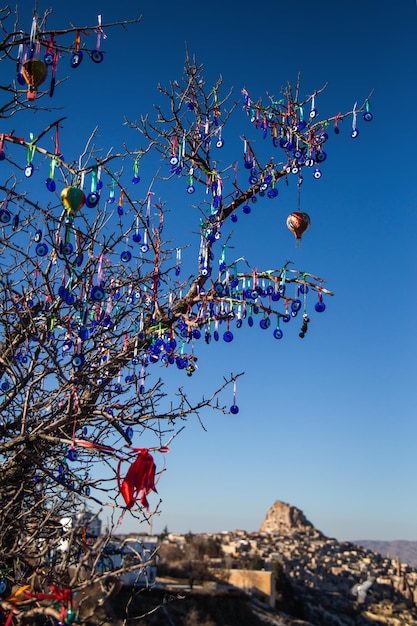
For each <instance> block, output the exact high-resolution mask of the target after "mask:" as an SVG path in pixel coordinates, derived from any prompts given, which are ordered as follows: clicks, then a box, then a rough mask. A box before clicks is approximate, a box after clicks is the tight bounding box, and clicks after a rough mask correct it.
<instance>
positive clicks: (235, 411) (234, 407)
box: [230, 378, 239, 415]
mask: <svg viewBox="0 0 417 626" xmlns="http://www.w3.org/2000/svg"><path fill="white" fill-rule="evenodd" d="M230 413H232V415H237V414H238V413H239V407H238V406H237V404H236V378H234V379H233V404H232V406H231V407H230Z"/></svg>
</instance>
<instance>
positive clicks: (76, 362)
mask: <svg viewBox="0 0 417 626" xmlns="http://www.w3.org/2000/svg"><path fill="white" fill-rule="evenodd" d="M84 363H85V356H84V355H83V354H76V355H75V356H74V357H73V358H72V364H73V366H74V367H81V366H82V365H84Z"/></svg>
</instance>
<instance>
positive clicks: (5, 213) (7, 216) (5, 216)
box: [0, 209, 12, 224]
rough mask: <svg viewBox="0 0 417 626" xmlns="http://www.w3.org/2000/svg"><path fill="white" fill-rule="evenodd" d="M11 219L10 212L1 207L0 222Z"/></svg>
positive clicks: (4, 222)
mask: <svg viewBox="0 0 417 626" xmlns="http://www.w3.org/2000/svg"><path fill="white" fill-rule="evenodd" d="M11 219H12V214H11V213H10V211H7V210H6V209H1V211H0V224H8V223H9V222H10V220H11Z"/></svg>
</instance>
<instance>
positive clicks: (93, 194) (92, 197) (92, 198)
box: [85, 165, 100, 209]
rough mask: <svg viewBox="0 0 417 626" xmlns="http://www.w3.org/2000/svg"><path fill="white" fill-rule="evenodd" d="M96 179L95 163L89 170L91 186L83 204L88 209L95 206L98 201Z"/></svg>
mask: <svg viewBox="0 0 417 626" xmlns="http://www.w3.org/2000/svg"><path fill="white" fill-rule="evenodd" d="M97 179H98V166H97V165H96V166H95V167H93V169H92V170H91V188H90V193H89V194H88V196H87V198H86V200H85V204H86V206H88V208H89V209H92V208H94V207H95V206H97V204H98V201H99V200H100V194H99V193H98V191H97Z"/></svg>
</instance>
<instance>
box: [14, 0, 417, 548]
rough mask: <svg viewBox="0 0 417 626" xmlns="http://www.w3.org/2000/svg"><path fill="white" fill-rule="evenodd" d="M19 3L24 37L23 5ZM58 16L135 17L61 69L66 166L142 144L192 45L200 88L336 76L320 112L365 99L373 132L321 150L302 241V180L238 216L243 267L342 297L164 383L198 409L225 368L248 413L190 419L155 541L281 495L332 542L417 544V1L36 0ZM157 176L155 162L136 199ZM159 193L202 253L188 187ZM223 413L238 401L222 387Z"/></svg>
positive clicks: (240, 519)
mask: <svg viewBox="0 0 417 626" xmlns="http://www.w3.org/2000/svg"><path fill="white" fill-rule="evenodd" d="M19 4H20V13H21V18H22V21H23V22H24V23H26V24H27V26H26V28H27V29H29V27H30V22H31V8H32V3H31V2H20V3H19ZM50 6H52V8H53V11H54V13H53V16H52V18H51V21H50V24H51V26H54V27H57V28H62V27H65V26H66V25H68V24H69V22H72V23H74V24H77V25H84V24H87V23H95V21H96V16H97V14H98V13H101V14H102V16H103V21H104V22H108V21H112V20H116V19H129V18H132V17H135V16H136V15H139V14H141V15H142V16H143V19H142V22H141V24H139V25H136V26H132V27H130V28H129V29H128V30H127V31H126V32H125V31H122V30H121V29H118V30H111V31H108V32H107V35H108V39H107V40H106V41H105V42H103V44H102V45H103V49H105V50H106V51H107V54H106V58H105V62H104V63H103V64H102V65H100V66H93V64H92V63H91V62H89V61H88V60H85V61H84V62H83V64H82V65H81V66H80V67H79V68H78V69H77V70H75V71H74V72H71V70H69V69H67V68H66V67H65V68H64V62H61V63H60V65H59V66H58V73H59V76H60V77H62V76H64V75H66V74H70V73H71V83H67V84H66V85H63V86H62V88H61V89H57V91H56V95H55V96H54V100H55V103H56V105H57V106H61V105H64V104H65V106H66V107H67V108H66V109H65V112H64V114H66V115H67V116H68V121H67V122H66V123H65V125H64V130H63V131H62V133H61V135H62V139H61V142H62V150H63V152H64V154H65V157H66V159H67V160H71V159H72V158H76V157H77V156H78V151H79V150H80V149H81V148H82V146H83V145H84V140H85V138H86V137H88V135H89V133H90V132H91V130H92V128H93V127H94V126H95V124H99V125H100V129H101V131H100V140H99V141H100V144H101V145H102V146H103V148H105V149H106V148H107V147H108V146H110V145H112V146H116V147H117V145H118V144H119V142H121V141H122V140H124V139H125V138H126V137H129V139H128V141H129V142H130V146H131V147H135V144H136V143H139V142H137V140H136V138H135V137H134V136H132V135H126V128H124V129H123V128H122V127H121V124H122V122H123V116H124V115H126V116H127V117H129V118H130V119H134V118H137V117H139V116H140V115H142V114H145V113H147V112H148V111H150V109H151V106H152V103H153V102H155V101H156V100H157V99H158V95H157V89H156V85H157V83H158V82H161V83H162V84H167V83H168V81H169V80H172V79H175V78H180V76H181V71H182V66H183V59H184V51H185V42H187V44H188V49H189V51H190V53H195V54H196V55H197V58H198V60H199V61H200V62H201V63H203V64H204V65H205V68H206V78H207V84H208V85H210V84H211V83H213V84H214V81H215V80H216V78H217V76H218V75H219V73H221V74H222V76H223V80H224V84H225V87H226V88H228V87H229V86H233V87H234V96H235V98H236V100H238V99H239V98H240V90H241V89H242V87H246V89H247V90H248V91H249V93H250V95H251V96H252V98H253V99H257V98H258V97H259V96H264V95H265V93H266V92H267V91H268V92H270V93H275V94H277V93H278V92H279V89H280V87H281V86H283V85H285V84H286V82H287V81H292V82H294V81H295V80H296V77H297V74H298V72H301V77H302V91H303V92H304V93H305V94H306V95H307V94H309V93H311V92H312V91H313V90H314V89H317V88H320V87H321V86H322V85H323V84H324V83H326V82H327V83H328V87H327V89H326V91H325V93H324V94H323V95H321V96H320V97H319V99H318V101H317V103H316V104H317V108H318V109H319V112H320V115H321V116H322V117H326V116H328V115H332V114H335V113H337V112H339V111H345V110H349V109H351V108H352V106H353V104H354V102H355V101H356V100H357V101H358V102H359V103H362V102H363V100H364V99H365V98H366V96H367V95H368V93H369V92H370V90H371V89H373V88H374V89H375V94H374V96H373V98H372V112H373V114H374V120H373V121H372V123H370V124H364V123H363V122H362V121H361V120H359V129H360V135H359V137H358V138H357V139H356V140H352V139H351V138H350V133H349V123H346V126H344V127H343V128H342V133H341V134H340V135H339V136H337V137H336V136H332V137H331V139H330V140H329V142H328V144H326V151H327V153H328V159H327V161H326V163H325V164H324V166H323V168H322V169H323V177H322V178H321V179H320V180H319V181H316V180H314V179H312V178H311V179H310V178H308V177H306V180H305V183H304V185H303V189H302V191H303V194H302V205H301V206H302V210H304V211H306V212H308V213H309V215H310V217H311V228H310V230H309V231H308V232H307V233H306V235H305V236H304V238H303V245H302V247H301V248H299V249H296V248H295V245H294V239H293V237H292V235H291V234H290V233H289V232H288V230H287V229H286V227H285V220H286V217H287V215H288V214H289V213H291V212H292V211H294V210H296V202H297V200H296V186H295V184H294V182H293V181H291V185H290V187H289V188H288V189H287V190H283V191H282V193H281V194H280V196H279V198H278V199H276V200H274V201H271V200H267V199H266V198H265V199H264V200H263V201H262V202H258V203H257V205H256V209H255V210H254V211H253V212H252V214H251V215H250V216H243V215H242V216H241V217H239V221H238V223H237V224H236V226H235V228H234V237H233V245H234V246H235V249H234V251H233V255H234V256H236V257H238V256H241V255H244V256H245V257H246V258H247V259H248V261H249V262H250V264H251V265H252V266H258V267H259V268H265V269H270V268H272V267H281V266H282V264H283V263H284V262H285V261H286V260H288V259H291V260H292V261H294V266H295V267H298V268H301V269H304V270H306V271H311V272H313V273H316V274H317V275H319V276H322V277H324V278H325V279H326V280H327V282H328V286H329V288H330V289H332V290H333V291H334V292H335V294H336V295H335V297H334V298H333V299H331V300H327V305H328V306H327V310H326V312H325V313H324V314H322V315H318V314H315V313H314V311H312V312H311V324H310V329H309V331H308V334H307V335H306V338H305V339H304V340H300V339H299V338H298V326H294V325H292V328H288V331H287V333H286V337H285V338H284V339H283V340H282V341H279V342H278V341H276V340H274V339H273V337H272V335H271V333H270V332H266V331H261V330H259V329H255V328H253V329H251V330H250V329H247V328H246V329H242V331H241V332H240V333H239V335H238V336H237V337H236V339H235V340H234V341H233V343H232V344H230V345H228V344H224V343H220V342H219V344H212V345H210V346H206V345H205V344H204V345H203V344H201V345H200V346H199V347H198V350H197V353H198V356H199V357H200V358H199V371H198V373H197V374H195V375H194V376H193V377H192V378H191V379H188V378H184V377H182V376H181V377H179V375H178V374H177V372H174V373H173V374H172V377H171V375H170V380H169V381H168V385H169V388H170V389H171V388H172V389H173V388H174V385H175V384H176V385H180V384H183V385H184V387H185V388H186V389H187V390H188V391H189V393H190V395H191V397H194V398H196V397H198V395H199V394H201V393H202V392H205V393H207V392H208V391H210V390H211V389H213V388H214V387H216V386H217V385H219V384H220V383H221V382H222V373H224V374H230V373H231V372H233V373H236V372H240V371H242V370H244V371H245V377H244V379H243V378H241V379H240V380H239V382H238V387H237V402H238V405H239V407H240V412H239V414H238V415H237V416H233V415H228V416H224V415H221V414H218V413H215V412H213V413H212V412H207V413H206V414H204V416H203V418H204V424H205V427H206V429H207V432H204V431H203V429H202V428H201V427H200V425H199V424H198V423H197V422H194V421H191V422H190V423H189V424H188V425H187V427H186V429H185V431H184V432H183V433H182V434H181V436H180V437H178V438H177V439H176V440H175V443H174V444H173V445H172V448H171V452H170V453H169V455H168V456H167V459H166V461H167V471H166V472H165V473H164V475H163V476H162V478H161V480H160V482H159V484H158V490H159V494H160V496H161V498H162V499H163V504H162V513H161V514H160V516H159V517H158V518H156V519H155V521H154V527H153V529H154V531H156V532H158V531H160V530H162V528H163V527H164V526H167V527H168V529H169V530H171V531H178V532H188V531H190V530H191V531H193V532H199V531H218V530H224V529H235V528H243V529H246V530H249V531H250V530H257V529H258V528H259V526H260V524H261V522H262V520H263V517H264V515H265V514H266V511H267V510H268V508H269V507H270V506H271V505H272V504H273V502H274V501H275V500H278V499H279V500H284V501H286V502H289V503H291V504H293V505H295V506H297V507H299V508H300V509H302V510H303V511H304V513H305V515H306V516H307V517H308V518H309V519H310V520H311V521H312V522H313V523H314V525H315V526H316V527H318V528H319V529H320V530H322V531H323V532H324V533H326V534H327V535H329V536H333V537H336V538H338V539H339V540H346V539H359V538H369V539H413V540H417V497H416V493H415V485H416V474H417V456H416V454H415V449H416V446H417V423H416V405H417V402H416V347H417V340H416V332H415V327H416V308H417V306H416V305H417V297H416V280H415V276H416V271H417V261H416V245H415V244H416V225H417V215H416V203H417V189H416V173H415V172H416V166H417V157H416V150H415V145H416V139H417V138H416V128H415V120H414V117H415V111H414V108H415V104H416V101H417V86H416V81H415V76H416V69H417V7H416V3H415V0H402V2H393V1H392V0H387V1H385V2H381V1H378V2H377V1H376V0H367V1H366V2H363V0H350V1H349V2H347V1H344V0H342V1H339V2H330V0H325V1H323V0H316V1H315V2H311V1H307V0H300V1H299V2H297V3H296V4H294V3H288V2H283V1H279V0H275V1H272V2H269V3H263V4H257V3H255V2H248V1H247V0H244V1H243V2H242V1H240V2H238V1H236V0H224V1H223V2H221V3H192V2H168V1H167V0H161V1H160V2H158V3H156V2H154V1H153V2H151V1H149V0H145V1H143V2H132V1H131V0H118V2H114V1H112V2H110V1H109V0H104V1H102V2H99V1H98V0H90V1H89V2H85V1H83V2H81V1H80V0H73V1H72V2H70V3H62V2H61V1H59V2H58V1H52V2H48V3H44V2H43V1H41V0H40V1H39V10H42V9H43V8H46V7H50ZM25 12H27V18H26V19H25V17H24V14H25ZM64 101H65V102H64ZM27 120H29V118H27ZM25 123H26V122H25ZM27 123H28V124H31V125H32V126H31V128H32V129H34V126H33V124H34V123H35V126H36V124H37V122H36V120H35V122H34V120H33V119H31V120H30V121H27ZM16 124H17V119H16ZM39 124H41V121H39ZM66 129H67V130H66ZM74 129H76V130H77V132H76V133H74ZM36 130H38V128H37V126H36V128H35V129H34V132H36ZM254 132H255V131H253V130H252V129H251V127H250V125H249V122H248V120H247V118H246V116H245V115H244V114H243V113H241V112H240V107H238V109H237V111H236V115H234V117H233V121H232V122H231V124H230V127H229V129H227V130H226V131H225V136H224V138H225V141H226V144H227V149H228V150H229V152H228V153H227V154H230V155H231V157H230V158H231V159H233V160H241V153H242V144H241V142H240V140H239V135H241V134H246V135H248V136H250V135H251V133H252V134H254ZM16 133H18V129H17V128H16ZM255 137H257V140H258V142H260V141H261V139H260V138H259V136H256V135H255ZM262 149H263V150H264V149H266V148H262ZM158 165H159V163H157V162H154V163H150V162H149V163H147V165H146V168H145V170H144V173H143V181H142V182H143V189H145V188H147V184H148V182H149V180H150V176H151V166H152V167H155V168H156V167H158ZM147 177H148V179H147ZM142 182H141V184H142ZM145 185H146V187H145ZM138 193H139V191H138ZM164 197H165V200H167V202H168V206H169V208H170V210H171V213H170V217H169V218H168V224H171V227H172V231H173V235H174V236H175V237H177V238H178V241H179V242H181V243H185V242H190V243H194V244H195V245H197V240H196V238H195V236H194V235H193V234H192V233H193V232H195V231H196V228H197V219H198V218H197V217H196V215H197V214H196V212H195V211H193V210H192V209H190V207H189V206H188V204H189V198H188V197H187V195H186V193H185V192H184V195H183V196H179V195H178V192H177V189H176V187H175V186H172V188H171V190H170V184H167V185H166V186H165V188H164ZM193 200H194V198H193ZM170 220H171V221H170ZM167 228H168V226H167ZM193 250H194V251H195V250H196V247H195V246H194V248H193ZM193 253H194V252H193ZM189 254H190V255H191V254H192V252H191V251H190V253H189ZM297 323H298V320H297V321H296V324H297ZM292 324H294V322H293V323H292ZM236 335H237V333H236ZM155 374H156V375H159V374H160V371H159V370H155ZM223 400H224V402H225V404H227V405H229V404H232V391H231V390H230V391H228V392H226V394H225V396H224V397H223ZM146 444H147V442H146V441H141V443H140V445H146ZM151 504H152V503H151ZM126 527H127V528H128V530H144V528H143V526H141V527H138V526H137V525H135V524H131V525H129V524H126Z"/></svg>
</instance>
